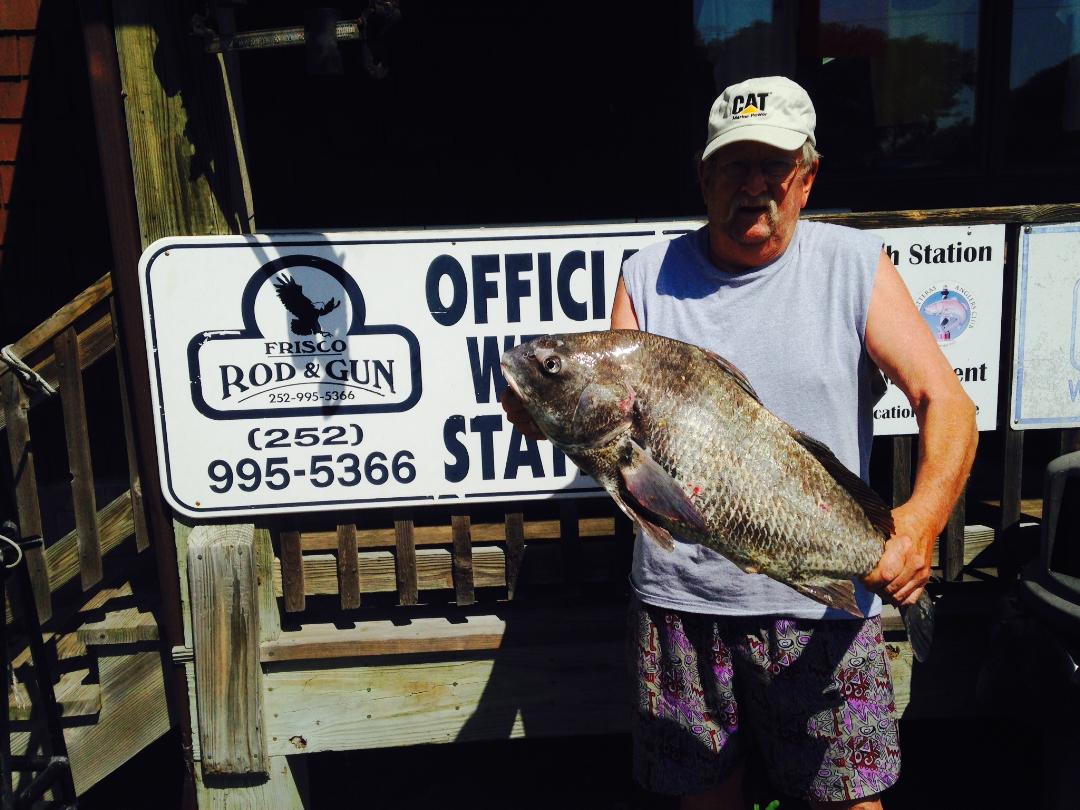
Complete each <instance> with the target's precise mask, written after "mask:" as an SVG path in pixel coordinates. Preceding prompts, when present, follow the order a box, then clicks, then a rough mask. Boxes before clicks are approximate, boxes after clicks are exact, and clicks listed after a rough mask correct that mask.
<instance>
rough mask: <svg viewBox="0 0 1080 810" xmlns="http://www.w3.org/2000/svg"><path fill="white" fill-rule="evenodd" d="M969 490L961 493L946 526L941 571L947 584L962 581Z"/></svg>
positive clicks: (941, 549)
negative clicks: (965, 520) (966, 499)
mask: <svg viewBox="0 0 1080 810" xmlns="http://www.w3.org/2000/svg"><path fill="white" fill-rule="evenodd" d="M966 497H967V490H966V489H965V490H964V492H961V493H960V499H959V500H958V501H957V502H956V506H954V507H953V510H952V514H950V515H949V522H948V523H947V524H946V526H945V536H944V538H943V539H944V542H943V543H942V544H941V548H940V558H941V570H942V574H943V576H944V578H945V580H946V581H947V582H955V581H956V580H958V579H960V575H961V574H962V573H963V570H964V516H965V503H964V499H965V498H966Z"/></svg>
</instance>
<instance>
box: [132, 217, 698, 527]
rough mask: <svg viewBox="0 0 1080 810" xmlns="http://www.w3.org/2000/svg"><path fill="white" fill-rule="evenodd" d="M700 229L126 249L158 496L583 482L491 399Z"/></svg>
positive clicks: (218, 503)
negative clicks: (618, 288) (147, 362)
mask: <svg viewBox="0 0 1080 810" xmlns="http://www.w3.org/2000/svg"><path fill="white" fill-rule="evenodd" d="M697 224H698V223H685V222H683V223H680V222H662V223H618V224H604V225H580V226H579V225H570V226H551V227H519V228H512V229H498V228H490V229H481V228H475V229H454V230H442V231H415V230H414V231H401V232H385V231H381V232H374V231H372V232H353V233H336V234H317V233H296V234H274V235H255V236H245V237H197V238H171V239H162V240H159V241H157V242H155V243H154V244H153V245H151V246H150V247H149V248H147V250H146V251H145V252H144V254H143V257H142V259H141V261H140V280H141V287H142V295H143V310H144V311H143V314H144V317H145V319H146V325H147V330H146V341H147V350H148V356H149V357H150V358H151V373H152V375H153V379H152V380H151V383H152V391H153V402H154V407H155V413H156V415H157V425H156V427H157V442H158V459H159V464H160V468H161V480H162V483H163V490H164V492H165V497H166V499H167V500H168V502H169V503H170V504H171V505H172V506H173V507H174V508H175V509H176V510H178V511H179V512H181V513H183V514H186V515H190V516H193V517H199V516H216V515H236V514H261V513H270V512H305V511H324V510H327V509H335V508H354V507H364V506H387V505H405V504H424V503H433V502H436V501H439V500H442V499H460V500H473V501H482V500H497V499H506V498H519V499H521V498H548V497H553V496H557V495H580V494H586V493H596V494H599V493H600V492H601V491H602V490H600V488H599V487H598V486H597V485H596V484H595V482H594V481H592V479H590V478H587V477H585V476H582V475H581V474H580V473H579V472H578V470H577V468H576V467H575V466H574V465H573V463H572V462H569V461H568V460H567V459H566V457H565V456H564V455H563V454H562V453H561V452H560V451H558V450H556V449H555V448H554V447H553V446H552V445H551V444H550V443H549V442H539V443H538V442H533V441H529V440H525V439H523V438H522V437H521V435H520V434H518V433H517V432H516V431H513V430H512V429H511V427H510V425H509V423H508V422H506V420H505V418H504V416H503V412H502V408H501V407H500V405H499V402H498V392H499V391H500V390H501V386H502V385H503V382H502V377H501V373H500V371H499V359H500V355H501V354H502V352H503V351H504V350H506V349H509V348H511V347H512V346H514V345H516V344H517V343H520V342H521V341H523V340H526V339H529V338H531V337H534V336H536V335H540V334H544V333H549V332H571V331H586V330H591V329H606V328H607V327H608V324H609V313H610V307H611V300H612V298H613V296H614V293H615V285H616V282H617V280H618V275H619V268H620V266H621V265H622V261H623V259H624V258H625V257H626V256H627V255H629V254H630V253H632V252H633V251H635V250H637V249H639V248H641V247H643V246H645V245H647V244H650V243H652V242H655V241H657V240H659V239H663V238H665V236H667V237H670V236H674V235H676V234H678V233H684V232H686V231H687V230H691V229H693V228H694V227H696V226H697Z"/></svg>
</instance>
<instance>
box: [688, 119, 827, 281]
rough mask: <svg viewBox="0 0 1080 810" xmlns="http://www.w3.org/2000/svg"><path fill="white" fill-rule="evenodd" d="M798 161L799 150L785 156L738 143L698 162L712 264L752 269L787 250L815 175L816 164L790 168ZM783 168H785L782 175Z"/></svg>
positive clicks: (779, 151) (758, 145) (762, 146)
mask: <svg viewBox="0 0 1080 810" xmlns="http://www.w3.org/2000/svg"><path fill="white" fill-rule="evenodd" d="M801 157H802V150H796V151H794V152H785V151H784V150H782V149H777V148H776V147H773V146H767V145H766V144H763V143H755V142H752V141H742V142H740V143H733V144H729V145H728V146H724V147H721V148H720V149H718V150H717V151H716V152H715V153H714V154H713V155H712V156H710V158H709V160H708V161H707V162H706V163H703V164H701V166H700V169H699V178H700V181H701V193H702V196H703V197H704V198H705V209H706V211H707V212H708V217H709V247H710V253H711V254H712V258H713V259H714V260H715V261H718V262H720V263H721V264H726V265H733V266H735V267H758V266H760V265H763V264H766V263H767V262H770V261H772V260H773V259H775V258H776V257H777V256H779V255H780V254H781V253H783V252H784V251H785V250H786V249H787V246H788V243H789V242H790V241H791V237H792V235H793V234H794V233H795V224H796V223H797V222H798V219H799V212H800V211H802V209H803V208H804V207H805V206H806V202H807V200H808V199H809V198H810V188H811V186H813V184H814V178H815V177H816V175H817V166H816V165H814V166H811V167H809V170H807V167H806V166H804V165H802V164H801V163H798V164H797V165H796V161H799V160H800V159H801ZM785 166H790V167H791V170H790V172H787V173H786V175H785V174H784V173H783V171H782V169H783V168H784V167H785Z"/></svg>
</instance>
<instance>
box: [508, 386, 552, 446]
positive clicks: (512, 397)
mask: <svg viewBox="0 0 1080 810" xmlns="http://www.w3.org/2000/svg"><path fill="white" fill-rule="evenodd" d="M499 404H500V405H502V408H503V410H504V411H506V418H507V420H509V422H510V424H512V425H513V426H514V427H515V428H517V430H518V432H519V433H520V434H521V435H522V436H524V437H525V438H526V439H543V438H546V437H545V436H544V434H543V433H542V432H541V431H540V428H538V427H537V426H536V422H534V421H533V418H532V416H531V415H530V414H529V412H528V410H526V408H525V403H524V402H522V401H521V397H519V396H518V395H517V394H515V393H514V389H512V388H510V387H509V386H507V387H506V388H504V389H503V392H502V396H500V397H499Z"/></svg>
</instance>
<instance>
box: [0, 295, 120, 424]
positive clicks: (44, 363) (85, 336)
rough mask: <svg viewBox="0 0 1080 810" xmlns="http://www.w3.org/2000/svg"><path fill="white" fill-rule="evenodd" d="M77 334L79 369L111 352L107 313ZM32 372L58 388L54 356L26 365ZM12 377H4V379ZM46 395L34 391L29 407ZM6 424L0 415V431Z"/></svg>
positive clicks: (113, 337)
mask: <svg viewBox="0 0 1080 810" xmlns="http://www.w3.org/2000/svg"><path fill="white" fill-rule="evenodd" d="M77 331H78V333H79V368H83V369H85V368H88V367H90V366H92V365H93V364H94V363H96V362H97V361H98V360H100V359H101V358H102V357H104V356H105V355H107V354H108V353H109V352H111V351H112V349H113V345H114V342H115V336H114V335H113V329H112V318H110V317H109V315H108V313H106V314H104V315H102V316H101V317H100V318H98V319H97V320H96V321H94V322H93V323H90V324H88V325H87V326H86V327H85V328H78V329H77ZM27 365H29V366H30V368H32V369H33V370H34V371H36V372H37V373H38V374H39V375H41V376H42V377H43V378H44V379H45V382H47V383H48V384H49V385H51V386H52V387H53V388H58V387H59V386H60V381H59V378H58V376H57V369H56V355H55V354H53V353H52V352H50V353H49V354H47V355H46V356H45V357H43V358H42V359H41V360H40V361H39V362H36V363H33V362H31V363H28V364H27ZM9 376H12V375H4V378H5V379H6V378H7V377H9ZM46 396H47V395H46V394H44V393H42V392H38V391H34V392H31V394H30V406H31V407H33V406H34V405H37V404H38V403H39V402H42V401H44V399H45V397H46ZM6 424H7V420H6V418H5V417H4V416H3V415H2V414H0V429H3V428H4V426H5V425H6Z"/></svg>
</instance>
